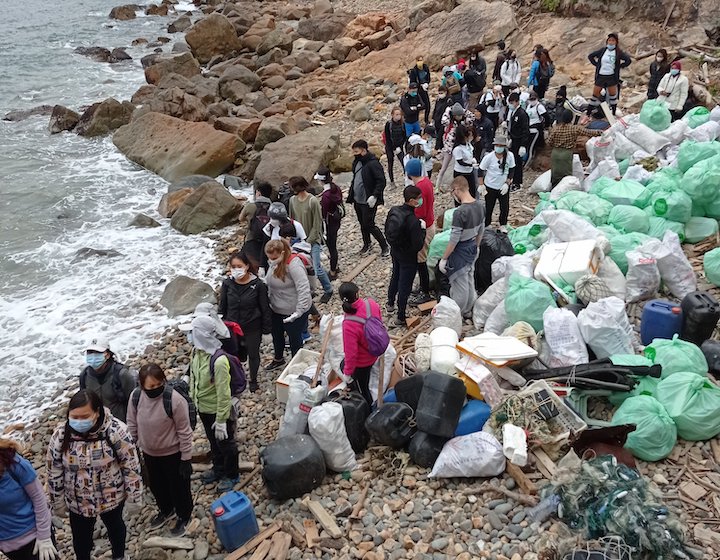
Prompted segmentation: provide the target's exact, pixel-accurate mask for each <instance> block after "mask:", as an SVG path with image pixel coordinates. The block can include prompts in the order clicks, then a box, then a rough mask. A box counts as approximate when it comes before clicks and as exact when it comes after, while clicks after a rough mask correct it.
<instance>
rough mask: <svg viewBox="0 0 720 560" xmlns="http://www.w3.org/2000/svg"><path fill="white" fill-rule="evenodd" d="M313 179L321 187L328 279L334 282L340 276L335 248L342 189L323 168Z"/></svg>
mask: <svg viewBox="0 0 720 560" xmlns="http://www.w3.org/2000/svg"><path fill="white" fill-rule="evenodd" d="M314 179H315V180H316V181H318V182H319V183H320V184H321V185H322V194H321V195H320V207H321V208H322V217H323V222H324V224H325V240H326V243H327V248H328V253H330V273H329V275H330V279H331V280H335V279H336V278H337V277H338V275H339V274H340V267H339V266H338V260H339V257H340V256H339V254H338V248H337V239H338V232H339V231H340V224H341V223H342V219H343V218H344V217H345V206H344V205H343V192H342V189H341V188H340V187H339V186H337V185H336V184H335V182H334V181H333V178H332V175H331V174H330V170H329V169H328V168H327V167H325V166H323V167H321V168H320V169H318V171H317V173H316V174H315V177H314Z"/></svg>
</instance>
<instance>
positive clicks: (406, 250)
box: [385, 204, 425, 263]
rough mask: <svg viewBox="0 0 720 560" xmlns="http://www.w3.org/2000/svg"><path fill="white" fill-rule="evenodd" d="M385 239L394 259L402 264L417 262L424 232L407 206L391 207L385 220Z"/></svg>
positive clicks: (412, 211) (413, 212)
mask: <svg viewBox="0 0 720 560" xmlns="http://www.w3.org/2000/svg"><path fill="white" fill-rule="evenodd" d="M385 237H386V239H387V241H388V244H389V245H390V253H391V254H392V256H393V258H394V259H397V260H398V262H402V263H415V262H417V254H418V252H419V251H420V249H422V248H423V245H424V244H425V231H424V230H423V228H422V226H421V225H420V220H418V218H417V216H415V208H413V207H412V206H410V205H408V204H403V205H401V206H393V207H392V208H390V210H389V211H388V215H387V218H386V220H385Z"/></svg>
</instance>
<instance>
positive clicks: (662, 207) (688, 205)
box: [650, 190, 692, 224]
mask: <svg viewBox="0 0 720 560" xmlns="http://www.w3.org/2000/svg"><path fill="white" fill-rule="evenodd" d="M650 207H652V209H653V213H654V214H655V215H656V216H659V217H661V218H665V219H666V220H670V221H671V222H680V223H683V224H684V223H685V222H687V221H688V220H689V219H690V218H691V217H692V198H690V196H688V194H687V193H686V192H684V191H681V190H674V191H659V192H656V193H655V194H653V195H651V196H650Z"/></svg>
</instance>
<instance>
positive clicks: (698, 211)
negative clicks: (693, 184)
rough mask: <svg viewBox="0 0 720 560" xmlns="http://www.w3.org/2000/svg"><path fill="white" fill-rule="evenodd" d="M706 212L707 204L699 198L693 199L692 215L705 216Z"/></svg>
mask: <svg viewBox="0 0 720 560" xmlns="http://www.w3.org/2000/svg"><path fill="white" fill-rule="evenodd" d="M706 214H707V210H706V209H705V205H704V204H702V203H701V202H700V201H698V200H693V205H692V217H693V218H695V217H698V218H704V217H705V215H706Z"/></svg>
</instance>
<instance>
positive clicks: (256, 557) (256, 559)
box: [250, 540, 272, 560]
mask: <svg viewBox="0 0 720 560" xmlns="http://www.w3.org/2000/svg"><path fill="white" fill-rule="evenodd" d="M271 546H272V543H271V542H270V541H269V540H267V541H263V542H261V543H260V546H258V547H257V548H256V549H255V552H253V555H252V556H251V557H250V560H265V557H266V556H267V555H268V552H270V547H271Z"/></svg>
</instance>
